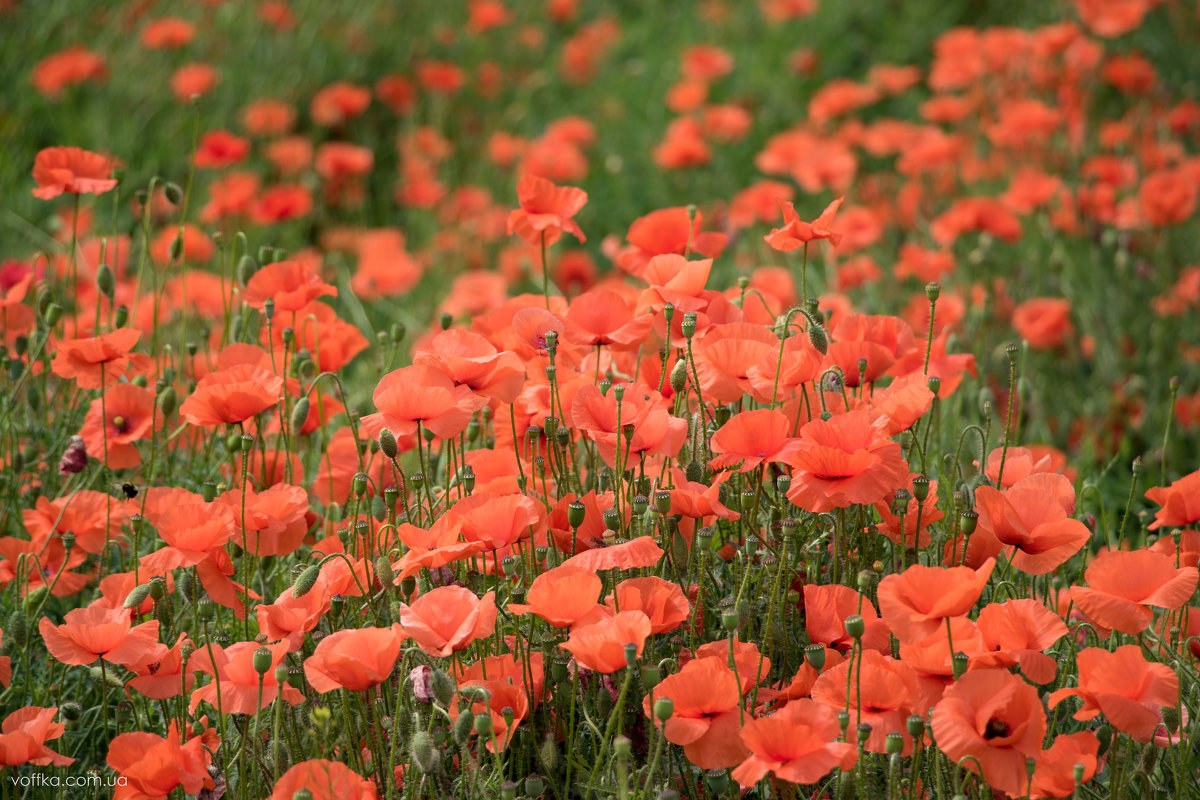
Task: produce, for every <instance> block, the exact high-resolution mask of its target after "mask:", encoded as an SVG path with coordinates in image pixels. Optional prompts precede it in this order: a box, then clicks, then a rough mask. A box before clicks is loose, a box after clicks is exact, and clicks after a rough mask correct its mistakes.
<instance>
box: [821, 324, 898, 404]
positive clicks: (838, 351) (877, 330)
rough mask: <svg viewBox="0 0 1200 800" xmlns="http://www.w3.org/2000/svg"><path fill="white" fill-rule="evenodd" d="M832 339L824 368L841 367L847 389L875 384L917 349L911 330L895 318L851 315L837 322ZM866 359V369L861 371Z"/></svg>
mask: <svg viewBox="0 0 1200 800" xmlns="http://www.w3.org/2000/svg"><path fill="white" fill-rule="evenodd" d="M832 336H833V341H832V342H831V343H830V344H829V350H828V352H827V353H826V354H825V363H824V364H823V365H822V366H823V367H832V366H836V367H839V368H840V369H841V370H842V380H844V381H845V383H846V385H847V386H858V385H859V384H860V383H862V382H865V383H873V382H874V381H875V380H876V379H878V378H879V377H880V376H882V375H884V374H885V373H887V371H888V370H889V369H891V368H892V366H893V365H894V364H895V363H896V362H897V361H899V360H900V359H902V358H904V357H905V356H907V355H908V354H909V353H912V352H914V351H915V350H916V349H917V344H916V337H915V336H914V334H913V331H912V328H910V327H909V325H908V323H907V322H905V321H904V320H902V319H900V318H899V317H893V316H884V315H877V314H850V315H847V316H846V317H843V318H842V319H841V320H839V321H838V323H837V324H836V325H835V326H834V328H833V334H832ZM863 360H865V361H866V362H867V364H866V369H865V370H862V371H860V370H859V366H860V363H861V362H862V361H863Z"/></svg>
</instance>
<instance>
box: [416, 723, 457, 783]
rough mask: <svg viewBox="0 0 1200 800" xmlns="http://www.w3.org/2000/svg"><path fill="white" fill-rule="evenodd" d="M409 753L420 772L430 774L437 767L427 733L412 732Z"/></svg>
mask: <svg viewBox="0 0 1200 800" xmlns="http://www.w3.org/2000/svg"><path fill="white" fill-rule="evenodd" d="M460 719H461V717H460ZM409 753H410V754H411V755H412V760H413V764H415V765H416V767H417V769H419V770H420V771H421V772H425V773H429V772H432V771H433V770H434V768H435V767H436V766H437V762H438V757H437V751H436V750H434V749H433V739H432V738H431V737H430V736H429V732H428V731H424V730H416V731H414V732H413V734H412V741H411V742H410V743H409Z"/></svg>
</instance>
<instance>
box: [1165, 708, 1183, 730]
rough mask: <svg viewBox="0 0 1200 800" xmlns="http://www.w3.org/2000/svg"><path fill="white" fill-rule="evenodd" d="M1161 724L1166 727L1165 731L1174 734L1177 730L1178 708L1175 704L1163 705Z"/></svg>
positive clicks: (1178, 720)
mask: <svg viewBox="0 0 1200 800" xmlns="http://www.w3.org/2000/svg"><path fill="white" fill-rule="evenodd" d="M1162 720H1163V725H1164V726H1165V727H1166V729H1167V733H1169V734H1170V735H1172V736H1174V735H1175V733H1176V732H1177V731H1178V730H1179V722H1180V719H1179V710H1178V709H1177V708H1175V706H1163V709H1162Z"/></svg>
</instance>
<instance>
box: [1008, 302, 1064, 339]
mask: <svg viewBox="0 0 1200 800" xmlns="http://www.w3.org/2000/svg"><path fill="white" fill-rule="evenodd" d="M1012 323H1013V328H1015V329H1016V331H1017V334H1018V335H1020V337H1021V338H1022V339H1024V340H1025V341H1026V342H1028V343H1029V346H1030V347H1032V348H1033V349H1034V350H1051V349H1054V348H1056V347H1061V346H1062V345H1063V343H1064V342H1065V341H1066V338H1067V336H1068V335H1070V333H1071V332H1072V330H1073V327H1072V325H1071V301H1070V300H1067V299H1065V298H1059V297H1035V298H1033V299H1032V300H1026V301H1025V302H1024V303H1021V304H1020V305H1019V306H1017V307H1016V308H1015V309H1013V318H1012Z"/></svg>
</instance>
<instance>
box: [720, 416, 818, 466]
mask: <svg viewBox="0 0 1200 800" xmlns="http://www.w3.org/2000/svg"><path fill="white" fill-rule="evenodd" d="M790 429H791V423H789V422H788V419H787V417H785V416H784V415H783V414H781V413H779V412H778V411H774V410H772V409H769V408H761V409H758V410H757V411H743V412H742V413H740V414H738V415H736V416H734V417H731V418H730V419H729V422H726V423H725V424H724V425H722V426H721V427H720V429H718V430H717V432H716V433H714V434H713V436H712V441H711V444H710V447H711V449H712V451H713V452H714V453H716V454H717V455H715V456H714V457H713V459H712V461H710V462H708V463H709V466H711V467H713V468H714V469H726V468H734V469H736V470H737V471H738V472H749V471H750V470H752V469H754V468H755V467H757V466H758V465H759V464H764V463H768V464H769V463H771V462H775V461H783V462H787V461H788V460H789V459H790V458H791V457H792V455H793V454H794V453H795V451H796V450H797V449H798V448H799V447H800V446H801V444H800V441H799V440H797V439H793V438H791V437H790V436H788V433H789V432H790Z"/></svg>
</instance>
